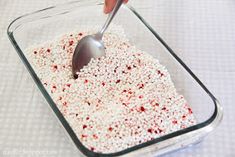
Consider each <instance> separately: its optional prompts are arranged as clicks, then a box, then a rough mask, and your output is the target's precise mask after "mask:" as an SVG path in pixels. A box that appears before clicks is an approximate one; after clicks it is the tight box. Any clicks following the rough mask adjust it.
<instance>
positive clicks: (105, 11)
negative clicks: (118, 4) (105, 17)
mask: <svg viewBox="0 0 235 157" xmlns="http://www.w3.org/2000/svg"><path fill="white" fill-rule="evenodd" d="M103 11H104V13H105V14H107V1H105V3H104V9H103Z"/></svg>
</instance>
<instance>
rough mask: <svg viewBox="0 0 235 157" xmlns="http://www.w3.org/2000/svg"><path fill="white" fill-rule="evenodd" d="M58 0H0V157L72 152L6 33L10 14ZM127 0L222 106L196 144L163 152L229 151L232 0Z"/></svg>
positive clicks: (234, 55)
mask: <svg viewBox="0 0 235 157" xmlns="http://www.w3.org/2000/svg"><path fill="white" fill-rule="evenodd" d="M64 2H67V0H35V1H34V0H0V157H13V156H17V157H21V156H22V157H35V156H40V157H42V156H46V157H52V156H63V157H73V156H78V155H77V150H76V148H75V146H74V145H73V144H72V142H71V141H70V140H69V138H68V137H67V136H66V134H65V133H64V131H63V129H62V128H61V126H60V124H59V123H58V122H57V120H56V118H55V116H54V115H53V114H52V112H51V111H50V109H49V107H48V105H47V104H46V102H45V101H44V99H43V97H42V95H41V94H40V92H39V90H38V89H37V87H36V86H35V85H34V83H33V81H32V79H31V78H30V76H29V74H28V72H27V71H26V69H25V67H24V66H23V64H22V63H21V61H20V59H19V57H18V56H17V54H16V52H15V50H14V49H13V47H12V45H11V44H10V42H9V40H8V39H7V35H6V30H7V26H8V25H9V23H10V22H11V21H12V20H13V19H15V18H16V17H18V16H20V15H22V14H25V13H29V12H32V11H35V10H38V9H42V8H45V7H47V6H52V5H56V4H59V3H64ZM131 3H132V5H133V6H134V7H135V8H137V11H139V12H140V14H142V15H143V17H144V18H145V19H146V20H147V21H148V22H149V23H150V24H151V25H152V27H153V28H154V29H155V30H156V31H157V32H158V33H159V34H160V35H161V36H162V38H163V39H164V40H165V41H166V42H167V43H168V44H169V45H170V46H171V47H172V49H173V50H174V51H175V52H176V53H177V54H178V55H179V56H180V57H181V58H182V59H183V60H184V61H185V63H186V64H187V65H188V66H189V67H190V68H191V69H192V70H193V71H194V72H195V74H196V75H197V76H198V77H199V78H200V79H201V80H202V81H203V82H204V83H205V84H206V86H207V87H208V88H209V89H210V90H211V91H212V93H213V94H214V95H215V96H216V97H217V98H218V99H219V100H220V102H221V104H222V106H223V108H224V119H223V121H222V123H221V125H220V126H219V127H218V128H217V129H216V130H215V131H214V132H213V133H212V134H210V135H209V136H208V137H207V138H206V139H205V140H204V141H203V142H202V143H201V144H199V145H196V146H194V147H191V148H188V149H185V150H181V151H178V152H175V153H171V154H168V155H165V156H167V157H173V156H177V157H178V156H185V157H186V156H187V157H199V156H200V157H207V156H213V157H214V156H216V157H220V156H223V157H233V156H235V152H234V149H235V114H234V112H235V105H234V101H235V99H234V97H235V63H234V61H235V18H234V17H235V1H234V0H196V1H195V0H145V1H142V0H132V1H131ZM199 99H200V98H199Z"/></svg>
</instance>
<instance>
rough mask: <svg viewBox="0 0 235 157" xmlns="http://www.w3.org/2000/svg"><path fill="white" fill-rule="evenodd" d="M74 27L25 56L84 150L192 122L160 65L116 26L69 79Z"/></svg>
mask: <svg viewBox="0 0 235 157" xmlns="http://www.w3.org/2000/svg"><path fill="white" fill-rule="evenodd" d="M94 32H96V30H92V31H89V30H85V29H83V31H78V32H77V31H75V32H72V33H69V34H65V35H63V36H62V37H59V38H56V39H55V40H52V41H49V42H46V43H44V44H41V45H37V46H33V47H30V48H28V49H27V58H28V60H29V62H30V63H31V64H32V65H33V68H34V70H35V72H36V73H37V75H38V77H39V78H40V80H41V82H42V83H43V85H44V86H45V88H46V89H47V91H48V93H49V94H50V95H51V97H52V99H53V100H54V102H55V103H56V105H57V107H58V108H59V110H60V111H61V113H62V114H63V115H64V116H65V118H66V120H67V121H68V123H69V124H70V126H71V127H72V129H73V130H74V132H75V133H76V135H77V137H78V139H79V140H80V141H81V143H82V144H83V145H84V146H85V147H87V148H88V149H90V150H92V151H94V152H100V153H114V152H118V151H121V150H124V149H126V148H129V147H133V146H135V145H138V144H141V143H144V142H146V141H150V140H152V139H154V138H157V137H160V136H162V135H165V134H168V133H171V132H174V131H177V130H180V129H183V128H186V127H189V126H192V125H194V124H196V121H195V118H194V116H193V114H192V110H191V108H190V107H189V105H188V104H187V102H186V100H185V99H184V97H183V96H182V95H180V94H178V93H177V91H176V89H175V87H174V84H173V82H172V81H171V78H170V74H169V73H168V71H167V70H166V68H165V67H164V66H163V65H161V64H160V63H159V61H158V60H157V59H155V58H153V57H152V56H151V55H149V54H148V53H146V52H143V51H141V50H139V49H137V48H136V47H135V46H133V45H131V44H130V43H129V41H128V40H127V39H126V37H125V34H124V31H123V29H122V28H121V27H118V26H113V27H112V28H111V29H110V32H107V33H106V34H105V35H104V38H103V39H104V44H105V46H106V55H105V56H104V57H102V58H99V59H92V60H91V62H90V63H89V64H88V65H87V66H85V67H84V68H83V69H82V70H81V72H80V73H79V75H78V79H76V80H75V79H74V78H73V76H72V72H71V71H72V70H71V60H72V55H73V52H74V49H75V46H76V44H77V43H78V41H79V40H80V39H81V38H82V37H84V36H86V35H88V34H93V33H94Z"/></svg>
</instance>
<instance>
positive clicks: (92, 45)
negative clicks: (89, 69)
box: [72, 0, 123, 79]
mask: <svg viewBox="0 0 235 157" xmlns="http://www.w3.org/2000/svg"><path fill="white" fill-rule="evenodd" d="M122 2H123V0H117V2H116V5H115V7H114V8H113V10H112V12H111V13H110V14H109V16H108V18H107V20H106V22H105V24H104V26H103V27H102V29H101V30H100V31H99V32H98V33H96V34H94V35H88V36H85V37H83V38H82V39H81V40H80V41H79V43H78V44H77V46H76V48H75V51H74V54H73V59H72V72H73V76H74V78H75V79H76V78H77V77H78V72H79V71H80V70H81V69H82V68H83V66H85V65H87V64H88V63H89V62H90V60H91V58H100V57H102V56H104V55H105V50H104V49H105V48H104V43H103V41H102V37H103V34H104V31H105V30H106V29H107V28H108V26H109V24H110V23H111V21H112V19H113V18H114V16H115V15H116V13H117V11H118V9H119V8H120V6H121V5H122Z"/></svg>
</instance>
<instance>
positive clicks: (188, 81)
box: [7, 0, 222, 157]
mask: <svg viewBox="0 0 235 157" xmlns="http://www.w3.org/2000/svg"><path fill="white" fill-rule="evenodd" d="M102 2H103V1H100V0H83V1H74V2H70V3H66V4H63V5H58V6H55V7H49V8H46V9H43V10H39V11H36V12H33V13H30V14H27V15H24V16H21V17H19V18H17V19H15V20H14V21H13V22H12V23H11V24H10V25H9V27H8V30H7V33H8V36H9V39H10V41H11V42H12V44H13V46H14V47H15V49H16V51H17V53H18V55H19V56H20V58H21V59H22V61H23V63H24V64H25V66H26V68H27V69H28V71H29V73H30V74H31V76H32V78H33V79H34V81H35V83H36V84H37V86H38V87H39V89H40V90H41V92H42V94H43V95H44V97H45V98H46V100H47V102H48V104H49V105H50V107H51V108H52V110H53V112H54V113H55V114H56V116H57V117H58V119H59V121H60V122H61V124H62V125H63V127H64V128H65V130H66V131H67V133H68V135H69V136H70V137H71V139H72V141H73V142H74V144H75V145H76V146H77V148H78V149H79V150H80V151H79V152H80V155H81V156H101V157H102V156H141V155H144V156H153V155H161V154H164V153H167V152H170V151H173V150H177V149H180V148H183V147H186V146H189V145H192V144H194V143H198V142H200V141H201V139H203V137H205V136H206V135H207V134H208V133H209V132H211V131H212V130H214V128H215V127H216V126H217V125H218V124H219V123H220V121H221V119H222V108H221V106H220V104H219V103H218V101H217V99H216V98H215V97H214V96H213V95H212V94H211V92H210V91H209V90H208V89H207V88H206V87H205V86H204V85H203V83H202V82H201V81H200V80H199V79H198V78H197V77H196V76H195V75H194V74H193V72H192V71H191V70H190V69H189V68H188V67H187V66H186V65H185V64H184V62H183V61H182V60H181V59H180V58H179V57H178V56H177V55H176V53H175V52H174V51H173V50H172V49H171V48H170V47H169V46H168V45H167V44H166V43H165V42H164V40H163V39H162V38H161V37H160V36H159V35H158V34H157V32H156V31H154V29H153V28H151V26H150V25H148V24H147V22H146V21H145V20H144V19H143V18H142V17H141V15H140V14H138V12H137V11H136V10H135V9H134V8H133V7H131V6H130V5H122V7H121V8H120V11H119V13H118V14H117V16H116V17H115V19H114V23H117V24H118V25H121V26H122V27H123V28H124V31H125V33H126V36H127V38H128V39H129V40H130V42H131V43H132V44H134V45H136V47H138V48H139V49H141V50H144V51H146V52H148V53H150V54H151V55H152V56H154V57H156V58H157V59H158V60H159V61H160V62H161V64H163V65H165V66H166V68H167V69H168V71H169V73H170V74H171V78H172V80H173V82H174V84H175V87H176V89H177V91H178V92H179V93H180V94H182V95H184V97H185V99H186V100H187V101H188V104H189V105H190V106H191V108H192V109H193V112H194V115H195V117H196V119H197V124H196V125H194V126H191V127H188V128H185V129H182V130H179V131H176V132H173V133H170V134H167V135H164V136H161V137H159V138H156V139H153V140H151V141H149V142H146V143H142V144H140V145H137V146H134V147H131V148H127V149H125V150H122V151H120V152H115V153H111V154H101V153H95V152H92V151H90V150H89V149H88V148H86V147H84V146H83V145H82V144H81V142H80V141H79V140H78V138H77V137H76V135H75V133H74V132H73V130H72V128H71V127H70V126H69V124H68V122H67V121H66V120H65V118H64V117H63V115H62V114H61V112H60V111H59V109H58V108H57V106H56V104H55V103H54V102H53V100H52V98H51V97H50V95H49V94H48V93H47V91H46V89H45V88H44V86H43V85H42V83H41V81H40V79H39V78H38V76H37V74H36V73H35V71H34V69H33V68H32V66H31V65H30V63H29V61H28V60H27V58H26V56H25V51H24V50H25V49H26V48H27V47H29V46H31V45H36V44H40V43H43V42H45V41H49V40H52V39H54V38H55V37H57V36H58V35H61V34H65V33H68V32H71V31H73V30H76V27H77V26H79V25H91V26H92V25H100V26H102V24H103V23H104V21H105V19H106V15H104V14H103V13H102V9H103V3H102Z"/></svg>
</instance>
